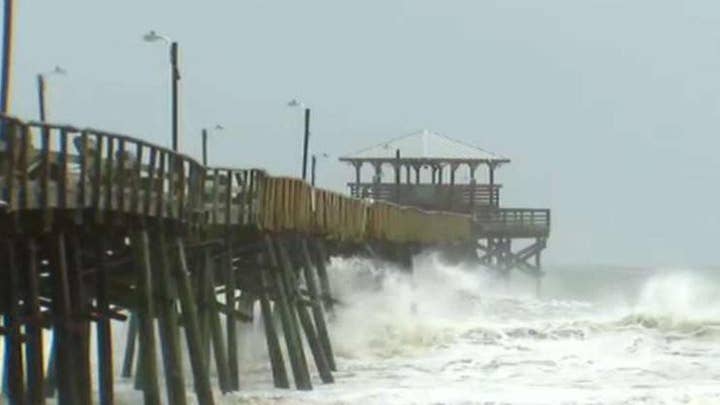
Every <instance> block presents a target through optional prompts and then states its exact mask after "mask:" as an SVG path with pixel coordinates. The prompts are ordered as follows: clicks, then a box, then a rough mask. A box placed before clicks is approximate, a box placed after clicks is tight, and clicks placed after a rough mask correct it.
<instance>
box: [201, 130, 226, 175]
mask: <svg viewBox="0 0 720 405" xmlns="http://www.w3.org/2000/svg"><path fill="white" fill-rule="evenodd" d="M213 129H214V130H215V131H222V130H223V129H225V127H223V126H222V125H220V124H216V125H215V127H214V128H213ZM208 132H209V131H208V129H207V128H203V130H202V158H203V160H202V161H203V166H207V164H208V153H207V144H208Z"/></svg>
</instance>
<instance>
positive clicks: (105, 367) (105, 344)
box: [95, 233, 137, 405]
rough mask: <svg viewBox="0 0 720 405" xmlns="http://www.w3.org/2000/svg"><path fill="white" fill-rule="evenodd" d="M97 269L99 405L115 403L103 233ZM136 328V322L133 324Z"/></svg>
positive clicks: (105, 244)
mask: <svg viewBox="0 0 720 405" xmlns="http://www.w3.org/2000/svg"><path fill="white" fill-rule="evenodd" d="M96 259H97V263H98V269H97V272H96V275H95V289H96V292H95V300H96V305H97V310H98V312H99V314H100V318H99V319H98V320H97V325H96V336H97V356H98V362H97V363H98V364H97V367H98V393H99V400H100V405H112V404H113V403H114V402H115V392H114V383H113V351H112V330H111V326H110V318H109V313H110V299H109V297H108V293H109V285H108V266H107V240H106V237H105V235H104V233H101V234H100V235H98V242H97V247H96ZM135 326H136V327H137V322H136V323H135Z"/></svg>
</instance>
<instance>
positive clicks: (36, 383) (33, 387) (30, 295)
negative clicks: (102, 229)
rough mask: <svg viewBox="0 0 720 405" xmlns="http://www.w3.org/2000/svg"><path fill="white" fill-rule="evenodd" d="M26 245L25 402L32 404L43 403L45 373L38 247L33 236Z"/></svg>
mask: <svg viewBox="0 0 720 405" xmlns="http://www.w3.org/2000/svg"><path fill="white" fill-rule="evenodd" d="M26 246H27V251H26V254H27V279H26V282H27V295H26V296H27V310H26V314H27V316H28V319H29V322H28V324H27V325H26V326H25V332H26V334H27V343H26V344H25V358H26V361H27V402H28V403H29V404H33V405H39V404H44V403H45V392H44V383H45V373H44V370H43V366H44V362H45V360H44V356H43V335H42V327H41V322H42V313H41V308H40V271H39V268H38V248H37V243H36V242H35V239H34V238H28V239H27V241H26Z"/></svg>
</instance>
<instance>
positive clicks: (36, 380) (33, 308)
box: [25, 238, 104, 405]
mask: <svg viewBox="0 0 720 405" xmlns="http://www.w3.org/2000/svg"><path fill="white" fill-rule="evenodd" d="M37 253H38V248H37V244H36V243H35V239H33V238H29V239H28V241H27V263H28V273H27V279H26V281H27V289H28V291H27V292H28V296H27V300H28V302H27V305H28V308H27V314H28V316H29V317H30V323H29V324H28V325H27V326H26V327H25V331H26V333H27V336H28V337H27V343H26V345H25V353H26V361H27V393H28V402H29V403H30V404H44V403H45V393H44V392H43V385H44V379H45V375H44V372H43V365H44V364H43V363H44V358H43V336H42V327H41V326H40V320H41V316H42V314H41V309H40V272H39V268H38V255H37ZM103 405H104V404H103Z"/></svg>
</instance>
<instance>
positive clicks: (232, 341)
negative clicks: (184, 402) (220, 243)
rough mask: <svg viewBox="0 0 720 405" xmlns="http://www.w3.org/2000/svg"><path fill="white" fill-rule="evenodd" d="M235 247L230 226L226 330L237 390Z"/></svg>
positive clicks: (232, 382)
mask: <svg viewBox="0 0 720 405" xmlns="http://www.w3.org/2000/svg"><path fill="white" fill-rule="evenodd" d="M232 255H233V247H232V235H231V233H230V228H228V233H227V236H226V239H225V255H224V268H225V307H226V310H227V315H226V317H225V330H226V333H227V348H228V363H229V367H230V388H232V389H233V390H235V391H237V390H238V389H239V388H240V371H239V370H238V352H237V328H236V323H237V322H236V319H235V315H234V314H233V310H234V309H235V302H236V298H235V289H236V288H237V287H236V280H235V271H234V269H233V257H232Z"/></svg>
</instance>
